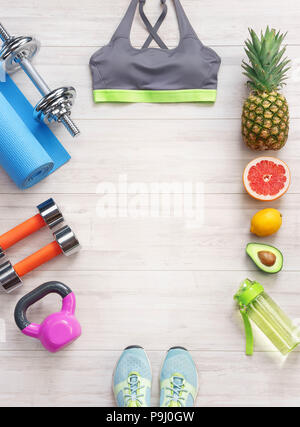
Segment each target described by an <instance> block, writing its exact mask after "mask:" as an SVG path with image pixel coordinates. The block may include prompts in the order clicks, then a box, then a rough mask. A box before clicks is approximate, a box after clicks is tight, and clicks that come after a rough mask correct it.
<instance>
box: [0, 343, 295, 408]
mask: <svg viewBox="0 0 300 427" xmlns="http://www.w3.org/2000/svg"><path fill="white" fill-rule="evenodd" d="M165 350H166V348H162V349H161V350H160V351H157V352H153V351H149V352H148V355H149V358H150V361H151V364H152V367H153V389H152V405H158V404H159V386H158V378H159V372H160V367H161V363H162V361H163V359H164V357H165ZM4 356H5V358H6V359H7V360H9V363H7V362H6V369H5V370H3V372H2V373H1V379H2V381H1V384H0V398H1V399H0V402H1V403H0V406H1V407H4V406H10V407H13V406H26V407H29V406H35V407H37V406H46V407H48V406H52V407H53V406H58V407H60V406H75V407H89V406H109V407H110V406H115V402H114V399H113V394H112V391H111V382H112V371H113V368H114V365H115V363H116V361H117V359H118V357H119V356H120V352H119V351H117V352H109V353H108V352H103V351H97V352H89V351H81V352H76V353H74V352H73V353H70V352H69V353H68V352H67V353H60V354H58V355H55V356H53V357H45V354H44V352H25V353H22V352H6V353H4ZM24 356H25V357H24ZM192 356H193V358H194V360H195V362H196V364H197V366H198V370H199V376H200V389H199V395H198V399H197V404H196V405H197V406H200V407H206V406H209V407H216V406H243V407H244V406H246V407H252V406H268V407H269V406H272V407H282V406H286V407H290V406H293V407H294V406H296V407H298V406H299V404H300V400H299V391H300V390H299V385H298V384H299V381H298V376H299V374H297V372H298V371H299V358H298V359H297V358H296V356H297V355H295V354H293V355H291V356H290V357H289V359H288V360H287V361H286V362H285V363H284V364H282V366H281V367H279V366H278V365H277V364H276V363H274V360H273V359H272V355H270V354H268V353H260V354H256V355H255V356H254V357H253V358H249V357H246V356H244V355H242V354H241V353H226V352H220V353H218V352H193V353H192ZM20 366H22V375H20ZM83 384H84V386H83ZM245 384H247V387H245Z"/></svg>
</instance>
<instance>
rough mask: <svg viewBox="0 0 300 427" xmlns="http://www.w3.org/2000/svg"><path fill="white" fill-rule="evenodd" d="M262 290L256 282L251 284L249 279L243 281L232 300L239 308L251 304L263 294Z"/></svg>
mask: <svg viewBox="0 0 300 427" xmlns="http://www.w3.org/2000/svg"><path fill="white" fill-rule="evenodd" d="M264 291H265V290H264V288H263V287H262V285H261V284H260V283H258V282H255V281H254V282H252V281H251V280H250V279H245V280H244V281H243V282H242V285H241V287H240V289H239V290H238V292H237V293H236V294H235V296H234V299H235V300H236V301H237V302H238V304H239V306H240V307H244V306H247V305H249V304H251V302H252V301H254V300H255V298H257V297H258V296H259V295H260V294H262V293H263V292H264Z"/></svg>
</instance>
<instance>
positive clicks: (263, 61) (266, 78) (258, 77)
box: [242, 27, 291, 92]
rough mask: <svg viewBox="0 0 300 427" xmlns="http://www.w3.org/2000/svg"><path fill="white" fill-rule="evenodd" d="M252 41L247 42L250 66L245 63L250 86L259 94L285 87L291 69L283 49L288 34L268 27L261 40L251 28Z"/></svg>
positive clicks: (245, 72)
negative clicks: (287, 74)
mask: <svg viewBox="0 0 300 427" xmlns="http://www.w3.org/2000/svg"><path fill="white" fill-rule="evenodd" d="M249 33H250V39H248V40H246V42H245V44H246V48H245V52H246V54H247V56H248V59H249V61H250V64H251V65H249V64H247V63H246V62H245V61H243V64H242V67H243V69H244V70H245V71H244V73H243V74H244V75H245V76H247V77H248V79H249V81H248V85H249V86H250V88H251V89H253V90H256V91H259V92H272V90H278V89H279V88H281V87H283V86H284V85H285V80H286V79H287V76H286V73H287V71H288V70H289V69H290V67H289V66H288V65H289V64H290V62H291V61H290V60H289V59H288V58H286V57H285V58H283V56H284V54H285V52H286V47H283V48H282V47H281V45H282V42H283V40H284V39H285V37H286V34H287V33H285V34H283V33H281V32H280V31H277V32H276V30H274V29H271V30H270V28H269V27H267V29H266V31H265V33H263V32H261V36H260V38H259V37H258V36H257V34H256V33H255V31H254V30H252V29H250V28H249Z"/></svg>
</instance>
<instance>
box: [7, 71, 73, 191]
mask: <svg viewBox="0 0 300 427" xmlns="http://www.w3.org/2000/svg"><path fill="white" fill-rule="evenodd" d="M5 80H6V81H5V82H0V165H1V166H2V167H3V169H4V170H5V171H6V172H7V174H8V175H9V176H10V177H11V179H12V180H13V181H14V182H15V183H16V184H17V186H18V187H19V188H21V189H26V188H30V187H32V186H34V185H35V184H37V183H38V182H40V181H41V180H42V179H44V178H45V177H46V176H48V175H49V174H51V173H53V172H54V171H55V170H56V169H58V168H59V167H60V166H62V165H63V164H65V163H66V162H68V161H69V160H70V158H71V157H70V155H69V153H68V152H67V151H66V150H65V149H64V147H63V146H62V145H61V143H60V142H59V140H58V139H57V138H56V137H55V135H54V134H53V133H52V132H51V130H50V129H49V128H48V126H47V125H45V124H44V123H40V122H37V121H36V120H35V119H34V118H33V107H32V105H31V104H30V103H29V102H28V100H27V99H26V98H25V96H24V95H23V94H22V92H21V91H20V90H19V89H18V87H17V86H16V85H15V83H14V82H13V81H12V79H11V78H10V77H9V76H8V75H6V79H5Z"/></svg>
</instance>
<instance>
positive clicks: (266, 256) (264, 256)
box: [257, 251, 276, 267]
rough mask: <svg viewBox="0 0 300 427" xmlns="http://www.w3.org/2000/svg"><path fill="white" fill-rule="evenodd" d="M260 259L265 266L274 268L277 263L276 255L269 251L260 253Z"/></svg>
mask: <svg viewBox="0 0 300 427" xmlns="http://www.w3.org/2000/svg"><path fill="white" fill-rule="evenodd" d="M257 255H258V257H259V259H260V261H261V263H262V264H263V265H266V266H267V267H273V265H274V264H275V262H276V255H275V254H273V253H272V252H269V251H259V252H258V254H257Z"/></svg>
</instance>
